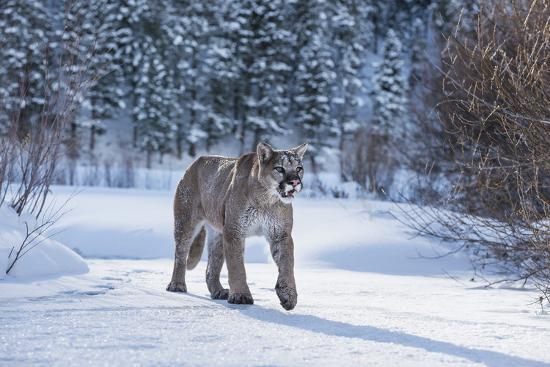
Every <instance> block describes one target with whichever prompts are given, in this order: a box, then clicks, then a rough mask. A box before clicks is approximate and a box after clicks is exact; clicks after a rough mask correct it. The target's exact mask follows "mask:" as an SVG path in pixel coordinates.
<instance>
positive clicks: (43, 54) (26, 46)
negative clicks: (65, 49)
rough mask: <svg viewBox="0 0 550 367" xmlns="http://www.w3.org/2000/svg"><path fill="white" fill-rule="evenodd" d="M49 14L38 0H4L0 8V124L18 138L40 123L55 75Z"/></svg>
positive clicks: (46, 108) (52, 36)
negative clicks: (13, 126) (14, 127)
mask: <svg viewBox="0 0 550 367" xmlns="http://www.w3.org/2000/svg"><path fill="white" fill-rule="evenodd" d="M51 20H52V15H51V13H50V11H49V10H48V8H46V7H45V6H44V5H43V2H41V1H18V0H5V1H4V2H3V4H2V6H1V8H0V29H1V30H2V36H1V37H0V60H2V62H1V63H0V104H1V106H0V107H1V108H0V126H4V127H3V128H1V129H6V127H7V126H8V125H9V124H11V123H15V124H17V130H18V134H19V136H20V137H23V136H25V135H26V134H27V133H28V131H29V129H30V127H31V124H37V123H40V122H41V121H39V117H38V116H44V113H43V110H44V109H45V110H48V109H49V107H48V106H47V105H46V104H47V103H48V100H51V98H49V97H48V94H49V93H52V90H51V87H52V82H53V80H54V77H55V72H54V70H55V65H54V62H53V60H54V58H53V56H54V50H52V49H50V44H51V43H52V41H53V38H54V34H53V29H52V27H51Z"/></svg>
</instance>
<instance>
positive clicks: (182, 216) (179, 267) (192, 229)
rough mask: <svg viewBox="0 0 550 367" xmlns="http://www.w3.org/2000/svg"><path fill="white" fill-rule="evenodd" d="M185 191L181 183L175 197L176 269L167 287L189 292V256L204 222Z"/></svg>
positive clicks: (172, 290) (171, 289)
mask: <svg viewBox="0 0 550 367" xmlns="http://www.w3.org/2000/svg"><path fill="white" fill-rule="evenodd" d="M185 192H186V191H185V187H184V186H183V185H182V183H180V185H178V190H177V191H176V197H175V199H174V240H175V256H174V270H173V272H172V280H171V281H170V284H168V286H167V287H166V290H167V291H170V292H187V286H186V284H185V271H186V268H187V256H188V255H189V250H190V248H191V244H192V243H193V239H194V237H195V236H196V235H197V231H198V230H200V228H201V227H200V224H202V223H201V222H202V220H201V219H200V218H198V210H197V209H196V208H194V205H193V202H192V199H191V197H190V196H189V195H185Z"/></svg>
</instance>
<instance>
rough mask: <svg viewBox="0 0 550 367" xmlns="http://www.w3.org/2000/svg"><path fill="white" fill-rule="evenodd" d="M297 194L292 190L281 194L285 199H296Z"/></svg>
mask: <svg viewBox="0 0 550 367" xmlns="http://www.w3.org/2000/svg"><path fill="white" fill-rule="evenodd" d="M295 192H296V190H294V189H292V190H290V191H286V192H283V193H282V194H281V196H282V197H284V198H291V199H292V198H294V193H295Z"/></svg>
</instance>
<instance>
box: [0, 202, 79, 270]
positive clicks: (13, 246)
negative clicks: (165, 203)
mask: <svg viewBox="0 0 550 367" xmlns="http://www.w3.org/2000/svg"><path fill="white" fill-rule="evenodd" d="M25 222H27V223H28V225H29V228H32V226H33V225H34V222H35V220H34V218H33V217H32V216H25V215H23V216H22V217H18V216H17V214H16V213H15V212H14V211H13V210H12V209H11V208H9V207H2V208H0V279H5V278H16V279H25V278H36V277H42V276H49V277H51V276H60V275H67V274H80V273H85V272H87V271H88V266H87V265H86V263H85V262H84V260H83V259H82V257H80V255H78V254H77V253H75V252H74V251H73V250H71V249H69V248H68V247H67V246H65V245H63V244H61V243H59V242H57V241H55V240H53V239H51V238H47V237H44V236H39V237H37V238H36V240H35V241H34V242H33V243H34V244H37V245H36V246H35V247H34V248H32V249H30V250H29V251H28V252H27V253H26V254H25V255H24V256H22V257H20V258H19V259H18V260H17V262H16V263H15V265H14V266H13V268H12V269H11V271H10V273H9V275H6V270H7V269H8V267H9V266H10V265H11V263H12V262H13V259H14V257H15V253H16V251H17V249H18V247H19V246H20V245H21V243H23V240H24V239H25V234H26V228H25ZM31 246H33V244H31Z"/></svg>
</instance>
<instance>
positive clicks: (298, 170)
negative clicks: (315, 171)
mask: <svg viewBox="0 0 550 367" xmlns="http://www.w3.org/2000/svg"><path fill="white" fill-rule="evenodd" d="M303 170H304V169H303V168H302V167H296V172H302V171H303Z"/></svg>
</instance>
